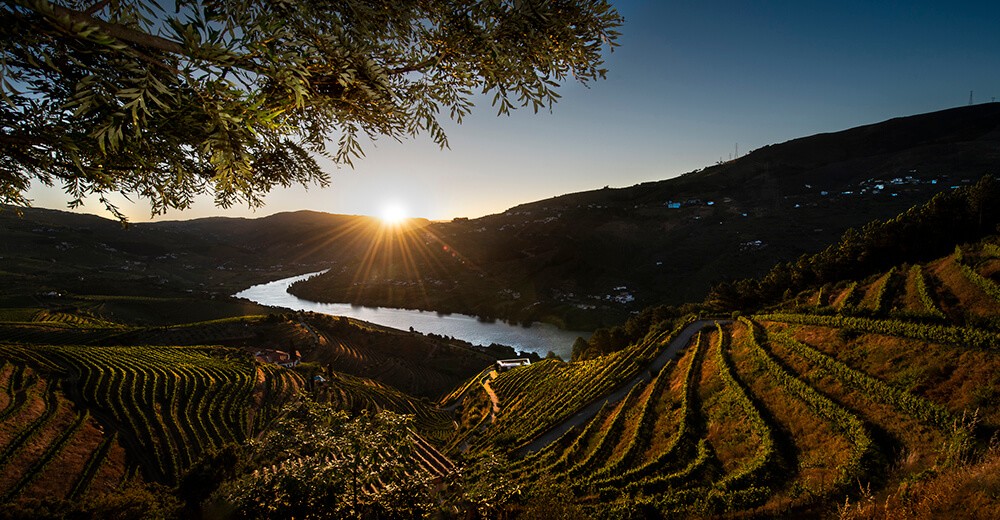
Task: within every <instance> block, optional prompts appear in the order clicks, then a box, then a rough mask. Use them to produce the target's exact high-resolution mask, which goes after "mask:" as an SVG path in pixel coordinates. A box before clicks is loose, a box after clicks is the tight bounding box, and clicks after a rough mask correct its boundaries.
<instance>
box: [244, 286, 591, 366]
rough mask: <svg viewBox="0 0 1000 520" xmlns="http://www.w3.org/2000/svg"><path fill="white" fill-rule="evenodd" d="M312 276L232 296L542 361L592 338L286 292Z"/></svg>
mask: <svg viewBox="0 0 1000 520" xmlns="http://www.w3.org/2000/svg"><path fill="white" fill-rule="evenodd" d="M321 272H322V271H320V273H321ZM317 274H319V273H308V274H302V275H298V276H292V277H290V278H283V279H281V280H275V281H273V282H268V283H263V284H260V285H254V286H253V287H250V288H249V289H245V290H243V291H240V292H238V293H236V294H235V295H234V296H236V297H237V298H246V299H248V300H250V301H253V302H256V303H259V304H261V305H273V306H275V307H285V308H288V309H293V310H297V311H312V312H319V313H323V314H331V315H334V316H347V317H349V318H355V319H359V320H364V321H368V322H371V323H375V324H378V325H383V326H386V327H393V328H396V329H401V330H409V329H410V327H413V329H414V330H416V331H419V332H423V333H425V334H431V333H433V334H437V335H441V336H451V337H454V338H457V339H461V340H465V341H468V342H469V343H472V344H474V345H484V346H485V345H490V344H492V343H500V344H502V345H510V346H512V347H514V348H515V349H517V350H522V351H525V352H536V353H538V355H540V356H543V357H544V356H545V355H546V354H547V353H548V352H549V351H550V350H551V351H553V352H555V353H556V354H558V355H559V356H560V357H562V358H563V359H566V360H569V357H570V354H571V352H572V350H573V341H574V340H576V338H577V337H580V336H583V337H584V338H589V337H590V334H591V333H589V332H579V331H569V330H562V329H560V328H558V327H556V326H554V325H549V324H547V323H535V324H532V325H531V326H530V327H522V326H520V325H511V324H509V323H505V322H502V321H496V322H493V323H487V322H483V321H480V320H478V319H477V318H476V317H475V316H467V315H465V314H438V313H436V312H433V311H415V310H409V309H393V308H388V307H362V306H358V305H351V304H349V303H319V302H314V301H309V300H303V299H302V298H299V297H298V296H295V295H294V294H291V293H289V292H288V286H289V285H291V284H293V283H295V282H297V281H299V280H304V279H306V278H309V277H310V276H314V275H317Z"/></svg>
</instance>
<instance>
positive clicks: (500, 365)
mask: <svg viewBox="0 0 1000 520" xmlns="http://www.w3.org/2000/svg"><path fill="white" fill-rule="evenodd" d="M530 364H531V360H530V359H528V358H518V359H498V360H497V372H506V371H508V370H510V369H512V368H517V367H523V366H528V365H530Z"/></svg>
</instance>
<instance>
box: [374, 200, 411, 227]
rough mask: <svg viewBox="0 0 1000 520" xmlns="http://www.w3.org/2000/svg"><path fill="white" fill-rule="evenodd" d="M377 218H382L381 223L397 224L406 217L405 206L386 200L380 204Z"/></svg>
mask: <svg viewBox="0 0 1000 520" xmlns="http://www.w3.org/2000/svg"><path fill="white" fill-rule="evenodd" d="M379 218H380V219H382V223H383V224H386V225H389V226H398V225H400V224H402V223H403V221H404V220H406V218H407V215H406V207H405V206H403V205H402V204H400V203H398V202H387V203H385V204H383V205H382V210H381V211H380V212H379Z"/></svg>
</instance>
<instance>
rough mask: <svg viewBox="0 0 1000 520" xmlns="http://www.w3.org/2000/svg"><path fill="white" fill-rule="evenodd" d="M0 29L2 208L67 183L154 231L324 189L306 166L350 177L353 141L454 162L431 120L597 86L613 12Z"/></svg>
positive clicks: (246, 3)
mask: <svg viewBox="0 0 1000 520" xmlns="http://www.w3.org/2000/svg"><path fill="white" fill-rule="evenodd" d="M161 3H162V4H163V6H162V7H161V6H160V4H161ZM0 16H2V20H0V36H2V39H0V41H2V43H0V49H2V63H0V94H2V100H0V144H2V148H3V155H2V158H0V203H13V204H18V205H23V204H27V203H29V202H30V201H29V200H28V199H27V198H26V190H27V189H28V187H29V186H30V184H31V183H32V182H41V183H44V184H48V185H52V184H54V183H61V184H62V186H63V187H64V189H65V190H66V192H67V194H68V195H69V196H70V197H71V201H70V205H71V206H74V205H79V204H81V203H82V201H83V199H84V197H86V196H89V195H92V196H97V197H100V200H101V201H102V202H103V203H104V204H105V206H106V207H107V208H108V209H109V210H110V211H112V212H113V213H115V214H116V215H118V216H119V218H123V217H122V215H121V214H120V213H119V212H118V211H117V209H116V208H115V207H114V206H113V205H112V204H111V203H110V202H108V201H107V199H106V198H105V195H106V194H108V193H114V192H118V193H122V194H124V195H126V196H137V197H139V198H142V199H146V200H148V201H149V202H150V204H151V208H152V212H153V214H159V213H163V212H165V211H166V210H167V209H168V208H177V209H183V208H186V207H188V206H189V205H190V204H191V203H192V199H193V197H194V196H195V195H196V194H200V193H210V194H212V195H214V197H215V202H216V204H218V205H219V206H221V207H229V206H230V205H232V204H234V203H246V204H248V205H250V206H251V207H256V206H260V205H261V204H262V203H263V199H262V197H263V195H264V194H266V193H267V192H268V191H269V190H270V189H271V188H273V187H275V186H278V185H281V186H289V185H292V184H303V185H309V184H313V183H318V184H320V185H326V184H327V183H328V177H327V174H326V173H325V172H323V171H322V170H321V169H320V168H319V167H318V165H317V162H316V160H315V157H314V155H313V154H328V152H327V151H326V149H325V143H326V141H327V139H328V138H329V137H330V136H331V134H333V135H336V136H339V137H338V138H337V146H336V150H335V151H333V152H332V153H329V154H328V155H329V156H330V157H331V158H332V159H333V160H335V161H336V162H338V163H339V164H347V165H350V164H351V162H352V159H353V158H358V157H361V156H363V151H362V150H361V148H360V146H359V142H358V137H359V136H361V135H367V136H370V137H371V138H376V137H378V136H385V137H388V138H392V139H396V140H400V139H402V138H404V137H408V136H415V135H418V134H422V133H426V134H428V135H429V136H430V137H431V138H432V139H433V140H434V142H435V143H437V144H439V145H440V146H442V147H447V144H448V141H447V137H446V136H445V133H444V131H443V130H442V127H441V120H442V118H443V117H448V118H450V119H452V120H455V121H456V122H459V123H461V122H462V120H463V118H464V117H465V116H466V115H468V114H469V113H470V111H471V109H472V105H473V97H474V96H475V95H477V94H486V95H491V96H492V103H493V106H495V107H496V108H497V110H498V112H499V114H505V113H508V112H509V111H510V110H511V109H514V108H516V107H519V106H521V107H531V108H533V109H534V110H535V111H538V109H540V108H548V109H549V110H551V108H552V104H553V103H554V102H555V101H556V100H557V99H558V98H559V95H558V93H557V92H556V89H557V88H558V87H559V86H560V83H561V82H564V81H566V80H567V79H570V78H572V79H575V80H577V81H580V82H582V83H588V82H591V81H593V80H596V79H599V78H603V77H604V75H605V72H606V71H605V69H603V68H602V64H603V61H602V53H603V52H604V50H605V48H611V47H613V46H614V45H615V44H616V38H617V37H618V32H617V31H616V29H617V27H618V26H619V25H620V24H621V18H620V16H619V15H618V13H617V12H616V11H615V10H614V8H612V7H611V6H610V4H609V3H608V1H607V0H418V1H412V2H391V1H388V0H382V1H370V0H366V1H362V0H337V1H334V0H240V1H226V2H223V1H218V0H176V1H175V2H173V3H172V5H171V3H168V2H156V1H153V0H131V1H130V0H8V1H5V2H3V4H2V6H0ZM442 113H444V114H447V116H442Z"/></svg>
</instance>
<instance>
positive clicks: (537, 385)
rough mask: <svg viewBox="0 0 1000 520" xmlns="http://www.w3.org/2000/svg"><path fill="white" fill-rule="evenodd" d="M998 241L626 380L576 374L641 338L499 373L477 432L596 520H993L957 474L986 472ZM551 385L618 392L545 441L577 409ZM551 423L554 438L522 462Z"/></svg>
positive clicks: (626, 374)
mask: <svg viewBox="0 0 1000 520" xmlns="http://www.w3.org/2000/svg"><path fill="white" fill-rule="evenodd" d="M998 243H1000V239H998V238H997V237H992V238H990V239H989V240H987V241H984V242H982V243H977V244H973V245H965V246H961V247H959V248H957V249H956V252H955V253H954V254H952V255H949V256H947V257H943V258H939V259H936V260H933V261H930V262H927V263H922V264H904V265H899V266H897V267H895V268H893V269H891V270H889V271H887V272H884V273H880V274H877V275H873V276H871V277H869V278H867V279H864V280H842V281H840V282H838V283H835V284H830V285H828V286H824V287H823V288H822V289H820V290H815V291H807V292H803V293H802V294H799V295H797V296H796V297H794V298H792V299H789V300H787V301H784V302H782V303H781V304H780V305H779V306H777V307H775V308H774V309H772V310H771V311H769V312H768V313H766V314H758V315H755V316H752V317H749V318H740V319H738V320H736V321H731V320H720V321H719V322H718V324H716V325H714V326H710V327H707V328H704V329H703V331H702V332H701V333H700V334H699V335H697V336H695V337H694V338H693V339H691V340H690V341H689V342H688V341H686V340H680V341H682V342H683V344H684V345H686V348H685V349H684V350H683V351H682V353H681V354H680V355H679V356H678V357H677V358H676V360H673V361H671V362H669V363H667V364H666V365H665V366H664V367H663V368H662V369H661V370H659V371H653V372H652V373H651V374H649V377H647V378H646V379H645V380H642V381H639V382H634V383H633V382H629V380H630V378H631V375H630V374H631V373H633V372H632V371H630V370H623V369H615V370H608V371H606V372H604V371H601V370H592V369H587V367H590V366H594V367H611V366H615V365H616V364H617V363H618V359H619V358H621V357H623V356H624V357H626V358H627V357H631V356H635V355H637V354H638V353H639V352H643V351H645V350H646V349H648V348H649V343H648V339H647V340H646V341H643V342H640V343H637V344H635V345H632V346H630V347H628V348H626V349H625V350H623V351H621V352H617V353H615V354H612V355H609V356H605V357H602V358H598V359H597V360H588V361H585V362H576V363H571V364H568V365H567V364H558V363H550V362H545V363H538V364H533V365H531V366H529V367H523V368H516V369H513V370H510V371H509V372H506V373H504V374H501V375H498V376H496V377H495V379H494V380H493V381H491V382H490V384H491V386H492V388H494V389H495V391H496V394H497V396H498V399H497V400H496V402H495V404H494V405H493V412H492V417H493V418H492V420H490V421H488V422H487V423H486V424H485V426H484V427H482V428H481V431H480V432H479V433H478V434H477V435H479V436H480V437H481V438H492V439H496V440H495V441H494V442H493V443H492V445H493V446H496V445H500V446H504V445H506V446H509V449H511V450H512V451H511V453H512V454H513V455H512V456H514V457H517V456H518V454H519V453H520V454H524V453H527V455H526V456H524V457H523V458H520V459H519V460H516V462H513V463H512V466H511V467H512V470H511V472H512V475H514V476H513V478H514V481H515V482H518V483H520V485H523V486H525V488H526V489H528V491H527V493H528V495H529V496H530V495H531V493H532V491H531V488H532V486H533V483H536V482H539V481H540V480H542V481H546V480H548V481H554V482H555V485H556V486H557V487H560V488H561V489H563V490H564V491H563V492H564V493H568V495H566V496H570V497H573V498H572V499H571V500H572V501H573V502H574V503H576V504H577V505H579V506H582V507H583V508H584V509H585V510H586V511H588V512H589V513H590V514H591V515H593V516H596V517H606V518H621V517H650V516H654V517H658V516H660V515H663V516H673V515H680V516H691V515H696V516H698V515H728V514H744V515H747V514H749V515H751V516H766V517H773V516H778V517H790V518H795V517H801V516H804V515H805V516H811V517H835V516H837V515H841V516H845V517H848V518H865V517H871V516H872V515H878V517H881V515H883V514H885V515H887V517H889V516H891V515H897V514H898V515H903V516H904V517H910V515H913V516H916V517H922V518H930V517H934V516H936V515H940V514H943V512H944V511H952V512H956V513H957V512H959V511H961V512H960V513H957V514H959V515H960V516H964V517H975V518H985V517H992V516H994V515H995V514H996V512H997V511H998V510H1000V504H998V503H997V501H996V498H995V497H996V493H997V491H998V490H1000V482H998V481H997V480H996V479H995V478H986V479H985V480H982V481H978V482H977V481H975V480H974V479H973V478H972V477H969V476H967V475H971V474H978V475H982V474H985V473H988V471H989V468H993V467H995V466H996V464H997V463H1000V453H997V452H996V449H995V446H994V445H993V444H992V440H991V439H993V438H994V436H995V435H996V433H997V432H998V431H1000V408H998V406H1000V404H998V403H1000V401H998V400H997V399H996V396H997V395H998V392H1000V379H998V378H997V374H998V373H1000V371H998V369H1000V355H998V352H1000V321H998V318H1000V246H998V245H997V244H998ZM694 326H695V327H704V325H703V324H697V325H694ZM674 334H675V335H676V333H674ZM650 339H653V338H650ZM668 343H670V341H669V338H666V337H656V338H655V341H654V344H655V345H656V347H657V349H663V348H666V346H667V344H668ZM602 361H603V362H602ZM595 363H596V364H595ZM629 366H632V365H629ZM641 366H642V365H640V367H641ZM632 370H635V369H634V368H633V369H632ZM639 370H642V368H639ZM573 374H579V376H575V375H573ZM553 385H554V386H558V387H560V388H564V389H565V388H569V389H571V390H565V391H563V392H560V395H561V396H573V395H576V393H577V392H582V391H584V390H585V389H588V388H592V387H595V386H597V387H602V386H603V387H613V386H615V385H625V386H624V387H622V390H623V391H622V392H621V395H623V397H621V398H620V399H618V400H615V401H609V402H607V403H605V404H604V406H603V408H601V409H600V411H599V412H598V413H597V414H596V416H594V418H593V419H590V420H589V421H588V422H585V423H582V424H580V425H579V426H575V427H572V428H569V429H568V430H567V429H565V428H564V429H562V430H559V429H558V425H560V424H561V423H562V422H563V421H564V420H566V418H567V417H570V416H572V415H573V414H575V413H577V412H578V411H579V410H580V409H582V408H583V404H581V403H576V404H573V403H574V402H573V401H572V400H571V399H562V398H560V399H551V398H548V397H544V396H547V395H550V394H551V392H549V391H547V390H546V389H547V388H549V387H550V386H553ZM626 390H627V392H625V391H626ZM583 402H584V403H585V402H586V400H584V401H583ZM539 422H541V423H543V424H542V425H539ZM549 428H555V429H556V431H557V432H562V433H561V435H559V436H552V439H553V440H552V441H550V442H548V443H547V444H543V445H542V446H541V447H540V448H541V449H538V448H534V449H531V450H530V451H528V452H525V451H524V449H523V448H524V447H525V446H530V445H531V444H530V443H528V441H530V440H531V439H533V438H536V437H538V433H537V432H539V431H546V430H548V429H549ZM530 432H535V433H530ZM501 439H507V442H500V440H501ZM471 444H472V446H474V447H475V446H477V444H476V443H471ZM519 447H521V449H520V450H519V449H517V448H519ZM480 449H483V447H482V446H480ZM535 489H538V488H537V487H536V488H535ZM944 489H948V491H947V492H944V491H943V490H944ZM536 492H540V491H536ZM942 492H944V493H945V494H944V495H942V494H941V493H942ZM845 503H847V504H853V505H849V506H844V504H845ZM889 504H892V505H893V507H897V508H904V510H902V511H899V510H897V511H894V512H892V513H890V511H889V510H888V507H889ZM905 508H909V509H905ZM907 511H908V512H907ZM921 512H924V513H921ZM921 515H929V516H921ZM891 517H897V516H891Z"/></svg>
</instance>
